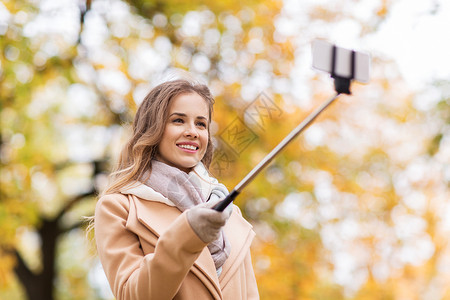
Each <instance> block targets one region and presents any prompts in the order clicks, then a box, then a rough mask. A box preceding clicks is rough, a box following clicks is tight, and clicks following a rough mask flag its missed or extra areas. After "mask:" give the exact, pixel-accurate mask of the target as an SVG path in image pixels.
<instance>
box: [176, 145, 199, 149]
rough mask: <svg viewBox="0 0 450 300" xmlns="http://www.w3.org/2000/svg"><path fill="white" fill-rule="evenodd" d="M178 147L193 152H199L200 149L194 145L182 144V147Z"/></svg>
mask: <svg viewBox="0 0 450 300" xmlns="http://www.w3.org/2000/svg"><path fill="white" fill-rule="evenodd" d="M177 146H178V147H180V148H182V149H186V150H191V151H195V150H198V147H196V146H194V145H186V144H182V145H177Z"/></svg>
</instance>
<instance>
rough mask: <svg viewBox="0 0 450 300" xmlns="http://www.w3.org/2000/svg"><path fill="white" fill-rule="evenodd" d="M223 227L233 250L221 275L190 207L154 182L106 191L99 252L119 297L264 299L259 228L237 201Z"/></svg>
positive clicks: (98, 213)
mask: <svg viewBox="0 0 450 300" xmlns="http://www.w3.org/2000/svg"><path fill="white" fill-rule="evenodd" d="M224 231H225V234H226V235H227V238H228V239H229V241H230V243H231V253H230V256H229V258H228V259H227V261H226V262H225V264H224V265H223V270H222V273H221V274H220V276H219V277H217V273H216V269H215V266H214V261H213V259H212V257H211V254H210V252H209V250H208V248H207V247H205V246H206V244H205V243H204V242H203V241H202V240H201V239H200V238H199V237H198V236H197V235H196V234H195V232H194V231H193V230H192V228H191V226H190V225H189V223H188V221H187V218H186V213H181V212H180V211H179V210H178V209H177V208H176V207H174V206H173V204H171V202H170V201H168V199H167V198H165V197H164V196H162V195H161V194H159V193H157V192H155V191H154V190H152V189H151V188H148V187H147V186H144V185H141V186H140V187H139V188H137V189H134V190H132V191H131V192H130V193H128V192H127V193H124V194H111V195H105V196H103V197H102V198H101V199H100V200H99V201H98V203H97V206H96V210H95V238H96V243H97V249H98V255H99V258H100V261H101V263H102V265H103V269H104V271H105V273H106V276H107V278H108V281H109V284H110V286H111V289H112V291H113V294H114V295H115V297H116V298H117V299H118V300H121V299H129V300H139V299H195V300H201V299H229V300H239V299H259V295H258V289H257V285H256V280H255V275H254V272H253V268H252V264H251V258H250V244H251V242H252V240H253V237H254V235H255V234H254V232H253V230H252V226H251V225H250V224H249V223H248V222H247V221H245V220H244V219H243V218H242V216H241V214H240V211H239V209H238V208H237V207H236V206H234V208H233V213H232V215H231V217H230V219H229V220H228V222H227V224H226V225H225V227H224Z"/></svg>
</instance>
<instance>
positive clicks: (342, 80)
mask: <svg viewBox="0 0 450 300" xmlns="http://www.w3.org/2000/svg"><path fill="white" fill-rule="evenodd" d="M337 50H338V48H337V47H336V46H334V45H333V46H332V49H331V70H330V71H331V72H330V73H331V77H332V78H334V88H335V90H336V95H335V96H333V97H332V98H331V99H329V100H328V101H326V102H325V103H323V104H322V105H321V106H320V107H318V108H317V109H316V110H315V111H314V112H313V113H311V114H310V115H309V116H308V117H307V118H306V119H305V120H304V121H303V122H301V123H300V124H299V125H298V126H297V127H296V128H294V130H292V131H291V132H290V133H289V134H288V135H287V136H286V137H285V138H284V139H283V140H282V141H281V142H280V143H279V144H278V145H277V146H276V147H275V148H274V149H273V150H272V151H271V152H270V153H269V154H268V155H266V157H264V159H263V160H262V161H261V162H259V164H258V165H256V167H254V168H253V170H251V171H250V173H248V174H247V176H245V178H244V179H242V180H241V182H239V183H238V185H236V187H235V188H234V189H233V190H232V191H231V192H230V193H229V194H228V195H227V196H226V197H225V199H223V200H222V201H221V202H219V203H218V204H217V205H216V206H215V207H214V209H215V210H216V211H223V210H224V209H225V208H226V207H227V206H228V205H229V204H230V203H231V202H233V201H234V199H235V198H236V197H237V196H238V195H239V193H240V192H241V191H242V190H243V189H244V188H245V187H246V186H247V185H248V184H249V183H250V182H251V181H252V180H253V179H254V178H255V177H256V176H257V175H258V174H259V173H260V172H261V171H262V170H263V169H264V168H265V167H266V166H267V165H268V164H269V163H270V162H271V161H272V160H273V159H274V157H275V156H277V155H278V153H280V152H281V150H283V149H284V148H285V147H286V146H287V145H288V144H289V143H290V142H291V141H292V140H293V139H294V138H295V137H297V136H298V135H299V134H300V133H301V132H302V131H303V130H305V129H306V128H307V127H308V126H309V125H310V124H311V123H312V122H313V121H314V120H315V119H316V118H317V117H318V116H319V115H320V114H321V113H322V112H323V111H324V110H325V109H326V108H327V107H328V106H329V105H330V104H331V103H333V102H334V100H336V99H337V98H338V96H339V95H341V94H348V95H350V94H351V92H350V83H351V80H352V79H353V78H355V56H356V55H355V52H354V51H352V52H351V59H350V76H345V77H343V76H341V75H337V74H336V72H335V71H336V64H337Z"/></svg>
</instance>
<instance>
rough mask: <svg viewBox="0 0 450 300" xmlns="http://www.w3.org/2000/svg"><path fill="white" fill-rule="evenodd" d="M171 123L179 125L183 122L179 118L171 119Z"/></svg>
mask: <svg viewBox="0 0 450 300" xmlns="http://www.w3.org/2000/svg"><path fill="white" fill-rule="evenodd" d="M172 122H173V123H180V124H182V123H183V122H184V121H183V119H181V118H176V119H173V120H172Z"/></svg>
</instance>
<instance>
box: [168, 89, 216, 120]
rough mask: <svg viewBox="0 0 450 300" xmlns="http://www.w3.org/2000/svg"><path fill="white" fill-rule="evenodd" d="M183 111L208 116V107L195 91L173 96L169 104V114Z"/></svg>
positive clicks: (188, 113)
mask: <svg viewBox="0 0 450 300" xmlns="http://www.w3.org/2000/svg"><path fill="white" fill-rule="evenodd" d="M174 112H177V113H184V114H186V115H192V116H195V117H197V116H202V117H206V118H208V115H209V107H208V103H207V102H206V100H205V99H203V98H202V96H200V95H199V94H197V93H184V94H181V95H178V96H176V97H174V98H173V99H172V101H171V103H170V105H169V114H171V113H174Z"/></svg>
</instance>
